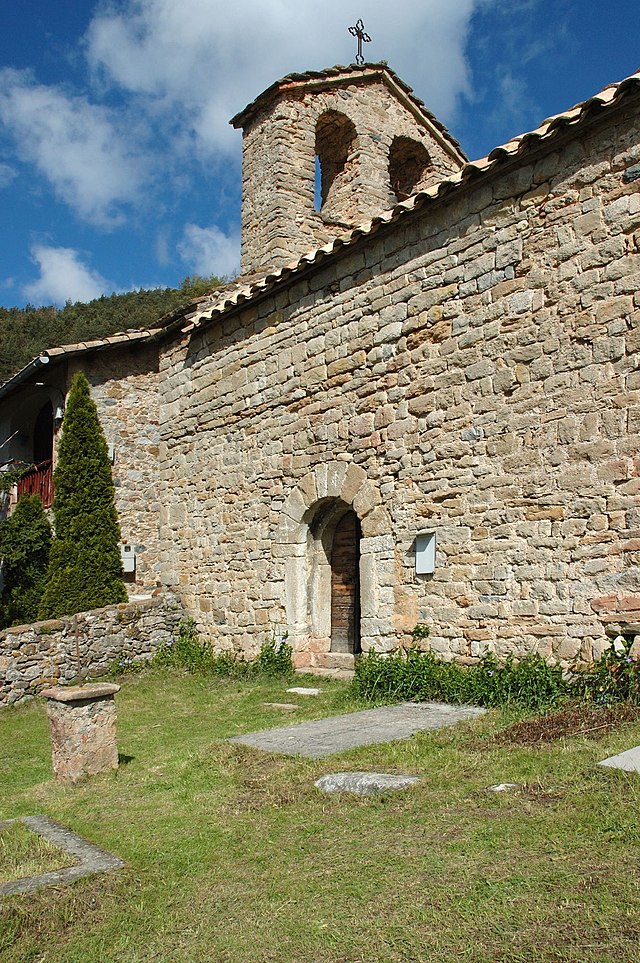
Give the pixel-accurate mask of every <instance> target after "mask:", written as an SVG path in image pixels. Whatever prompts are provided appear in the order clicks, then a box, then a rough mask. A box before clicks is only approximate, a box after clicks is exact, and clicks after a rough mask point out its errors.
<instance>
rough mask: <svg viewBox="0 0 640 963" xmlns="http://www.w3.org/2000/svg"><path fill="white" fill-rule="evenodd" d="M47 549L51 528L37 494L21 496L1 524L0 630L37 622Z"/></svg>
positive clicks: (47, 561)
mask: <svg viewBox="0 0 640 963" xmlns="http://www.w3.org/2000/svg"><path fill="white" fill-rule="evenodd" d="M50 548H51V526H50V525H49V520H48V518H47V516H46V515H45V512H44V509H43V507H42V502H41V501H40V497H39V495H22V496H21V498H20V500H19V501H18V504H17V506H16V510H15V511H14V513H13V515H11V516H10V517H9V518H7V519H5V520H4V521H3V522H1V523H0V558H1V559H2V575H3V579H4V587H3V590H2V596H0V628H5V627H6V626H8V625H22V624H25V623H29V622H35V621H36V620H37V618H38V608H39V605H40V600H41V598H42V593H43V592H44V587H45V580H46V576H47V567H48V564H49V551H50Z"/></svg>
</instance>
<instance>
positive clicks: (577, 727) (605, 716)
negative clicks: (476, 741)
mask: <svg viewBox="0 0 640 963" xmlns="http://www.w3.org/2000/svg"><path fill="white" fill-rule="evenodd" d="M638 719H640V706H630V705H626V704H625V705H618V706H611V707H610V708H607V709H605V708H602V709H597V708H594V707H592V706H572V707H571V708H568V709H562V710H561V711H560V712H553V713H551V714H550V715H547V716H537V717H536V718H535V719H525V720H523V721H522V722H516V723H515V725H513V726H509V728H508V729H503V730H502V731H501V732H497V733H496V734H495V735H494V736H492V738H491V742H493V743H496V744H498V745H509V744H513V743H515V744H518V745H526V746H536V745H544V744H545V743H549V742H554V741H555V740H556V739H563V738H565V737H566V736H585V737H586V738H587V739H600V738H601V737H602V736H604V735H606V734H607V733H608V732H611V731H612V730H613V729H617V727H618V726H620V725H622V724H623V723H625V722H635V721H637V720H638Z"/></svg>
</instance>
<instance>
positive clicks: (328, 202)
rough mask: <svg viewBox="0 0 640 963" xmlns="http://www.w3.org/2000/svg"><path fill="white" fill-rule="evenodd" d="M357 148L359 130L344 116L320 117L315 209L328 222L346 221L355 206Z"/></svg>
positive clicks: (334, 113)
mask: <svg viewBox="0 0 640 963" xmlns="http://www.w3.org/2000/svg"><path fill="white" fill-rule="evenodd" d="M356 145H357V135H356V129H355V127H354V125H353V122H352V121H351V120H350V119H349V118H348V117H346V116H345V114H341V113H340V112H339V111H337V110H328V111H325V113H324V114H322V115H321V116H320V117H319V118H318V122H317V125H316V145H315V146H316V182H317V186H316V203H315V207H316V210H318V211H320V213H321V214H322V215H323V216H324V217H325V218H327V219H328V220H335V221H338V222H341V221H343V220H344V218H345V217H346V216H347V213H348V210H349V208H350V205H351V204H352V200H353V198H352V193H353V179H354V173H355V170H354V165H355V156H356ZM318 188H319V190H318Z"/></svg>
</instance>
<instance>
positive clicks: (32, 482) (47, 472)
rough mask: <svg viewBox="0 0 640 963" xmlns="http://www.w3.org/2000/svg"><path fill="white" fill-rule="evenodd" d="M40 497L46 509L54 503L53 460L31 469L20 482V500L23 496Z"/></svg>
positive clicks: (42, 462)
mask: <svg viewBox="0 0 640 963" xmlns="http://www.w3.org/2000/svg"><path fill="white" fill-rule="evenodd" d="M24 494H27V495H39V496H40V498H41V499H42V504H43V505H44V507H45V508H50V506H51V504H52V503H53V465H52V463H51V460H50V459H49V461H41V462H40V464H39V465H34V466H33V468H30V469H29V471H28V472H27V473H26V475H23V476H22V478H21V479H20V480H19V482H18V498H20V496H21V495H24Z"/></svg>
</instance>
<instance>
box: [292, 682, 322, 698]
mask: <svg viewBox="0 0 640 963" xmlns="http://www.w3.org/2000/svg"><path fill="white" fill-rule="evenodd" d="M287 692H291V693H292V694H293V695H301V696H317V695H320V693H321V692H322V689H316V688H313V687H312V688H309V686H305V685H294V686H292V687H291V688H290V689H287Z"/></svg>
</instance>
